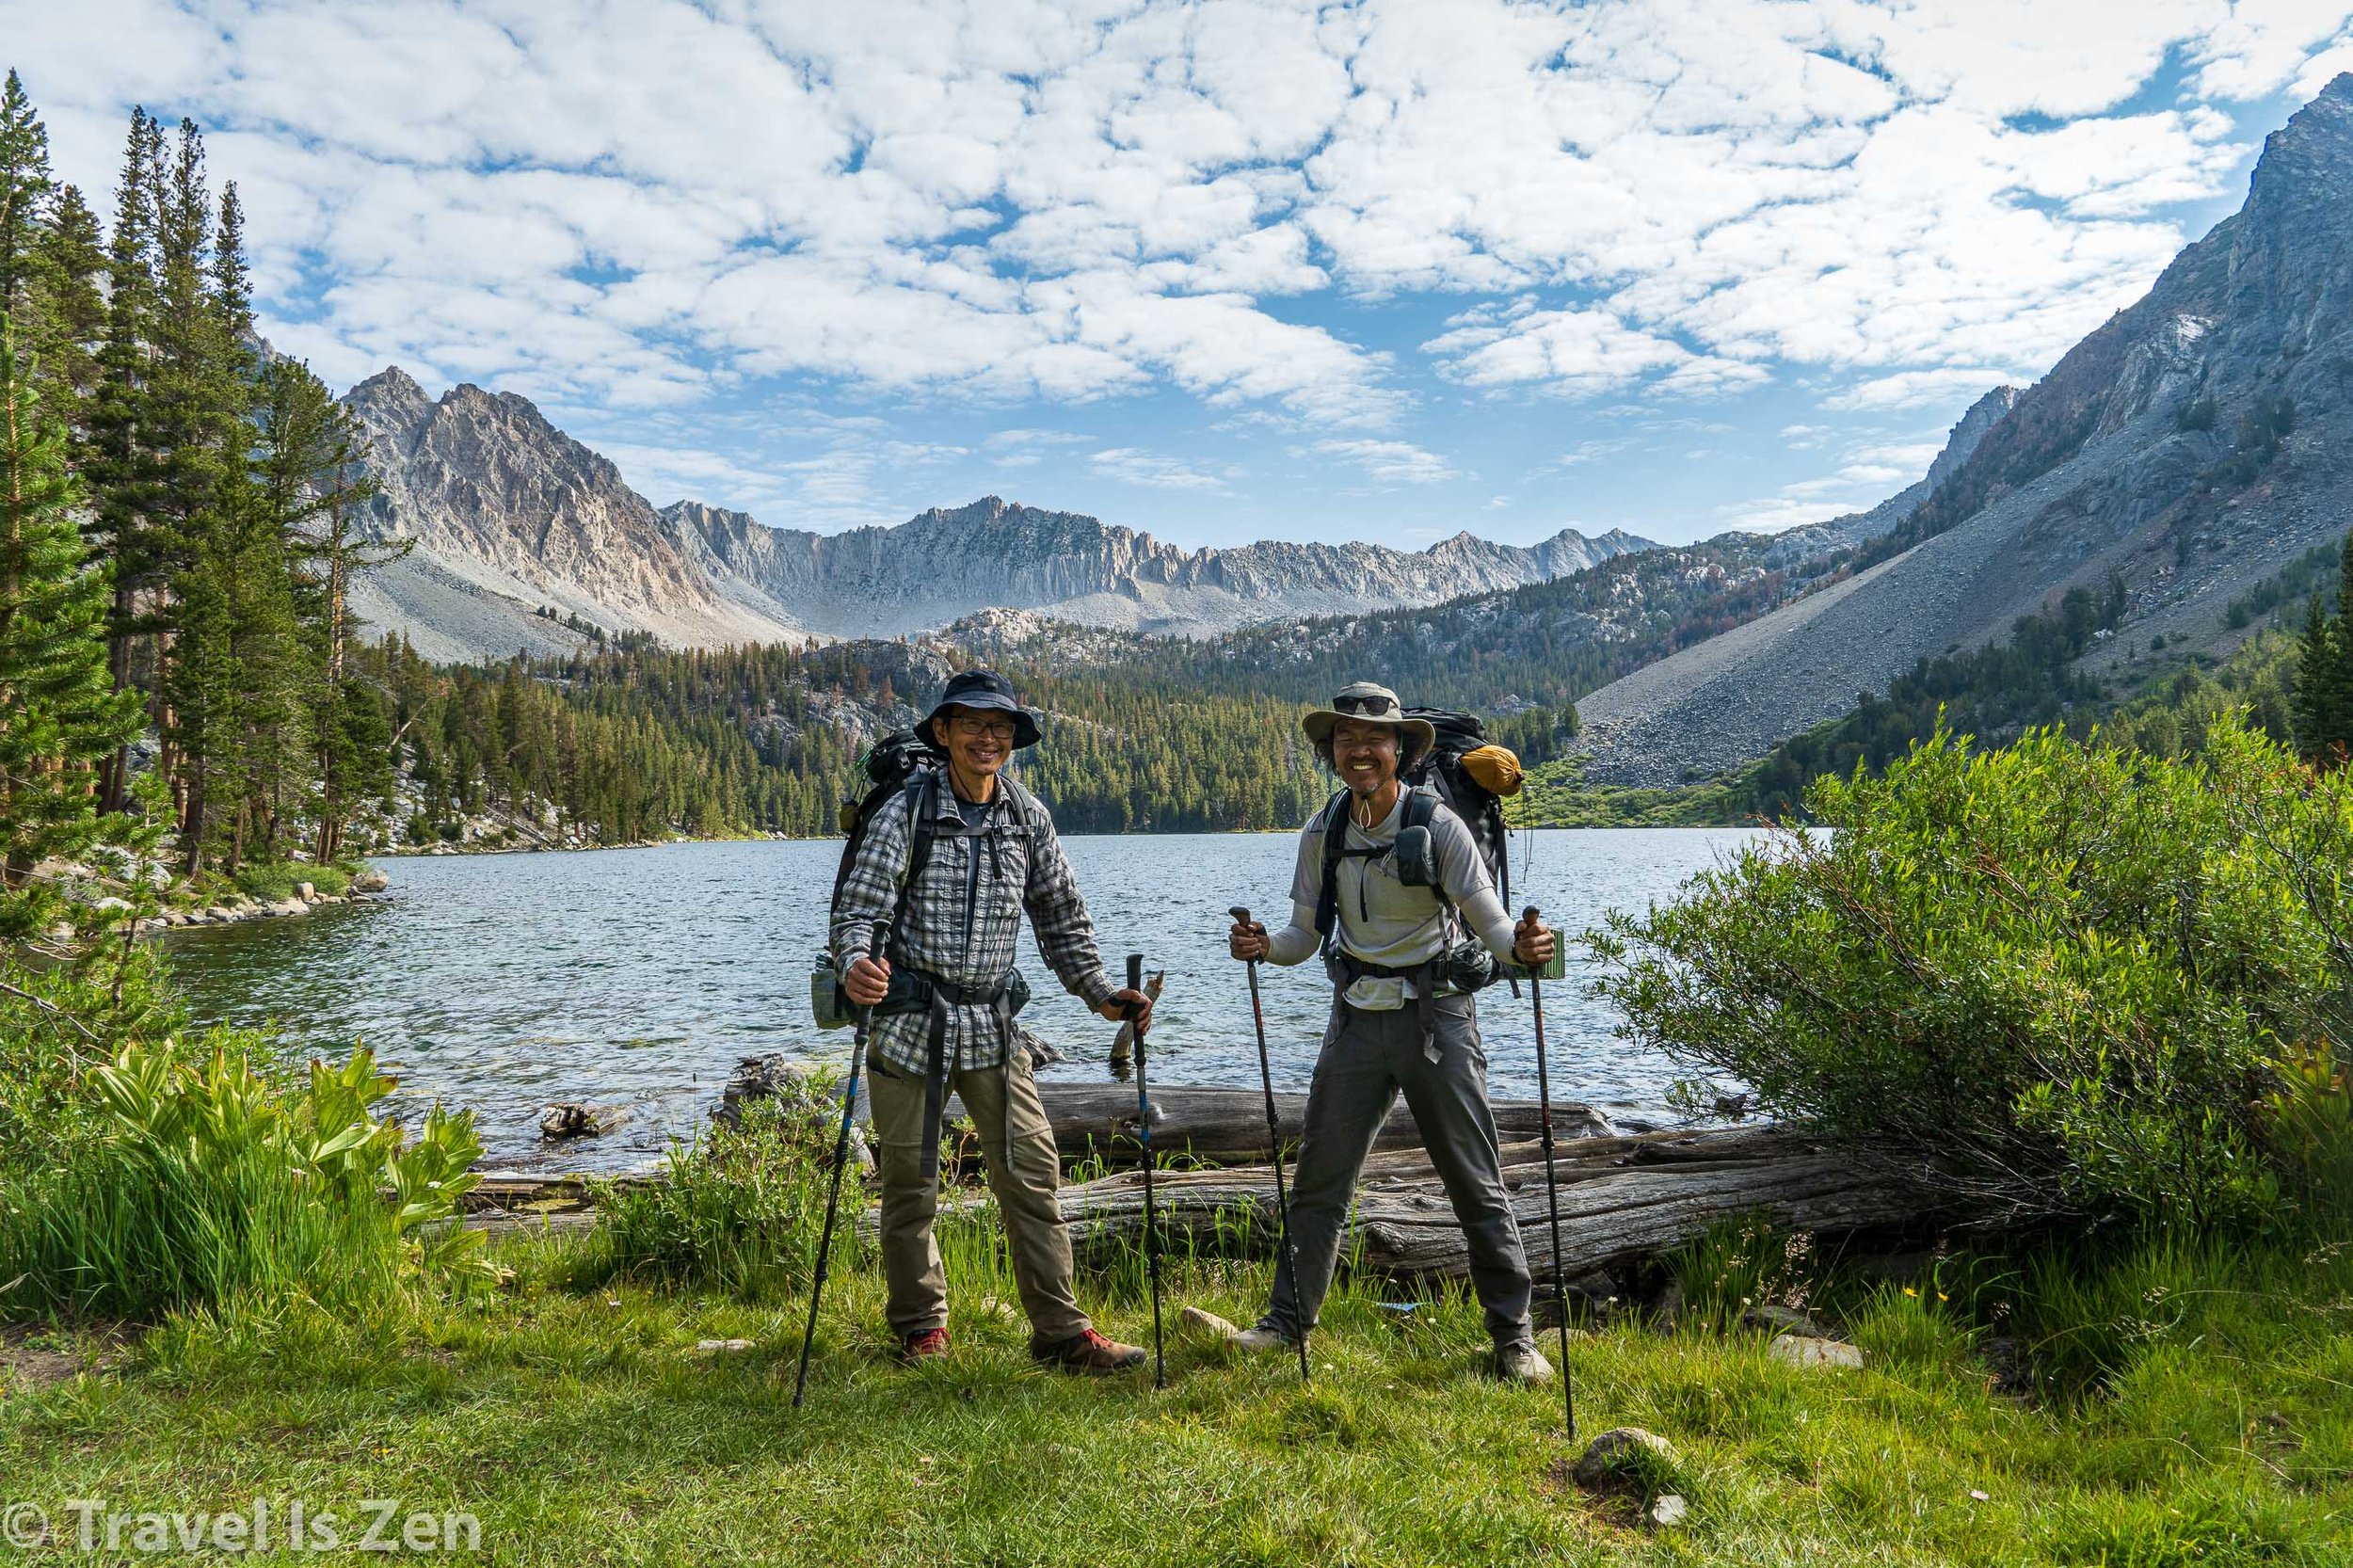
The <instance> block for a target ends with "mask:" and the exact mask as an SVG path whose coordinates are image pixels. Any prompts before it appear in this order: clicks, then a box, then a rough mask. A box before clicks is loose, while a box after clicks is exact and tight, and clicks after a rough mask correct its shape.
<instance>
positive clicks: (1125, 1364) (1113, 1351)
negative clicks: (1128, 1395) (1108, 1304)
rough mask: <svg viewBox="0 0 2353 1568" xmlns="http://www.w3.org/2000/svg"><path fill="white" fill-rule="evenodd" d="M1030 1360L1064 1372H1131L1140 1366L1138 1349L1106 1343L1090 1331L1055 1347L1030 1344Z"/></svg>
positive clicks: (1141, 1358) (1140, 1350)
mask: <svg viewBox="0 0 2353 1568" xmlns="http://www.w3.org/2000/svg"><path fill="white" fill-rule="evenodd" d="M1030 1356H1031V1359H1032V1360H1035V1361H1042V1362H1044V1363H1046V1365H1048V1366H1049V1367H1060V1368H1062V1369H1063V1370H1064V1371H1066V1372H1094V1373H1096V1374H1098V1375H1099V1374H1102V1373H1106V1372H1132V1371H1134V1370H1135V1369H1136V1368H1139V1367H1141V1366H1143V1365H1144V1347H1143V1346H1142V1345H1123V1344H1121V1343H1120V1342H1119V1341H1118V1340H1116V1339H1106V1338H1104V1337H1103V1336H1101V1335H1099V1334H1097V1333H1096V1332H1095V1331H1094V1330H1093V1329H1087V1330H1085V1331H1084V1332H1083V1333H1080V1334H1075V1335H1073V1336H1070V1337H1069V1338H1067V1339H1064V1340H1062V1341H1061V1342H1059V1343H1057V1344H1051V1345H1048V1344H1044V1343H1041V1342H1040V1341H1038V1340H1035V1339H1032V1340H1031V1341H1030Z"/></svg>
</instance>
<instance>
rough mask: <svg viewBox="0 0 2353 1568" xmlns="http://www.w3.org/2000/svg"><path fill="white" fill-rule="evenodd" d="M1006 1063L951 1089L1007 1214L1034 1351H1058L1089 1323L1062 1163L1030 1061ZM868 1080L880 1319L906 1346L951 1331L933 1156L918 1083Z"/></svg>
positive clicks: (878, 1072) (966, 1071)
mask: <svg viewBox="0 0 2353 1568" xmlns="http://www.w3.org/2000/svg"><path fill="white" fill-rule="evenodd" d="M1012 1056H1013V1064H1011V1065H1008V1066H1002V1067H965V1068H960V1069H952V1070H951V1071H950V1072H949V1075H948V1088H949V1090H950V1091H951V1092H952V1093H954V1094H956V1095H957V1096H961V1097H962V1098H963V1100H964V1108H965V1110H966V1111H967V1112H969V1113H970V1114H971V1117H972V1125H973V1127H974V1128H977V1129H978V1130H979V1132H980V1135H981V1158H982V1160H983V1162H984V1164H985V1165H986V1166H987V1168H988V1190H989V1192H991V1193H993V1194H994V1195H995V1196H996V1199H997V1211H998V1212H999V1213H1000V1214H1001V1215H1003V1216H1004V1220H1005V1239H1006V1240H1007V1241H1008V1242H1009V1243H1010V1245H1011V1250H1012V1253H1013V1279H1014V1284H1015V1285H1016V1287H1018V1288H1019V1289H1020V1292H1021V1308H1022V1310H1023V1311H1024V1312H1026V1313H1028V1314H1029V1318H1030V1332H1031V1334H1032V1336H1035V1338H1036V1339H1037V1340H1038V1341H1040V1342H1041V1343H1045V1344H1055V1343H1059V1342H1060V1341H1062V1340H1064V1339H1069V1338H1073V1337H1075V1336H1078V1335H1080V1334H1083V1333H1085V1332H1086V1331H1087V1330H1088V1329H1089V1328H1091V1327H1093V1326H1094V1325H1093V1324H1092V1323H1091V1322H1090V1321H1089V1320H1088V1319H1087V1315H1086V1314H1085V1313H1083V1312H1081V1311H1080V1310H1079V1303H1078V1300H1077V1298H1076V1297H1074V1296H1073V1295H1072V1294H1071V1289H1070V1281H1071V1273H1072V1269H1071V1261H1070V1230H1069V1227H1068V1226H1066V1225H1065V1224H1063V1218H1062V1210H1061V1208H1059V1207H1058V1206H1057V1205H1056V1203H1055V1201H1054V1192H1055V1189H1056V1188H1057V1187H1058V1186H1060V1185H1061V1181H1062V1159H1061V1157H1060V1156H1059V1155H1058V1154H1057V1153H1056V1152H1055V1149H1054V1128H1053V1125H1052V1124H1051V1123H1049V1122H1048V1120H1047V1119H1046V1107H1045V1105H1044V1103H1043V1102H1042V1101H1040V1100H1039V1098H1038V1094H1037V1080H1035V1079H1033V1078H1032V1077H1031V1076H1030V1059H1029V1053H1028V1052H1026V1051H1024V1050H1022V1049H1021V1048H1019V1046H1018V1045H1016V1047H1015V1048H1014V1050H1013V1052H1012ZM869 1078H870V1080H871V1083H872V1087H871V1088H870V1090H869V1091H868V1093H869V1096H870V1103H871V1104H872V1107H873V1112H874V1143H875V1146H876V1154H877V1162H878V1164H879V1167H880V1174H881V1176H882V1227H881V1233H882V1256H883V1277H884V1278H885V1279H886V1280H888V1282H889V1288H890V1300H889V1304H888V1306H887V1307H886V1308H885V1311H884V1316H885V1317H886V1318H887V1319H888V1321H889V1324H890V1332H891V1333H893V1334H895V1335H897V1336H899V1337H900V1338H901V1339H904V1338H905V1337H906V1336H909V1335H911V1334H920V1333H922V1332H924V1331H925V1330H927V1329H935V1328H945V1327H947V1325H948V1274H947V1271H946V1270H945V1269H943V1268H942V1267H941V1266H940V1261H939V1244H938V1242H937V1241H936V1240H934V1238H933V1236H932V1221H933V1218H934V1217H935V1216H936V1214H937V1213H938V1212H939V1176H938V1160H939V1151H938V1150H937V1149H936V1148H926V1147H924V1145H923V1080H922V1077H921V1075H920V1074H916V1073H907V1072H902V1071H900V1070H899V1069H898V1068H895V1067H892V1066H889V1065H888V1064H883V1063H872V1064H869ZM1008 1135H1010V1144H1009V1143H1008Z"/></svg>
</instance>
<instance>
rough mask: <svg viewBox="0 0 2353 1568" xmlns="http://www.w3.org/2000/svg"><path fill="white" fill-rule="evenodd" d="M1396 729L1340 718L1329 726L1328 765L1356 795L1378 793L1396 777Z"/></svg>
mask: <svg viewBox="0 0 2353 1568" xmlns="http://www.w3.org/2000/svg"><path fill="white" fill-rule="evenodd" d="M1397 745H1398V740H1397V731H1396V729H1394V728H1391V727H1390V726H1388V725H1385V724H1367V723H1365V722H1363V721H1362V720H1358V719H1342V720H1340V722H1339V723H1337V724H1336V725H1334V726H1333V727H1332V768H1333V771H1334V772H1336V773H1337V774H1338V775H1339V776H1340V782H1341V783H1343V784H1345V785H1347V786H1348V787H1349V789H1350V791H1351V792H1353V793H1355V794H1358V795H1371V794H1377V793H1379V792H1380V791H1381V789H1382V788H1383V787H1384V786H1385V785H1386V784H1388V783H1389V782H1390V780H1392V779H1394V778H1396V777H1397Z"/></svg>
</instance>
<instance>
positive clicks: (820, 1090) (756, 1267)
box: [598, 1074, 863, 1298]
mask: <svg viewBox="0 0 2353 1568" xmlns="http://www.w3.org/2000/svg"><path fill="white" fill-rule="evenodd" d="M799 1082H800V1088H799V1090H798V1091H797V1092H795V1093H792V1094H791V1095H786V1096H776V1097H774V1098H769V1099H761V1100H754V1101H752V1102H750V1103H748V1104H746V1105H744V1107H743V1109H742V1115H741V1119H740V1120H739V1121H737V1122H736V1123H735V1124H733V1125H728V1124H726V1123H721V1124H719V1125H717V1126H714V1127H713V1128H712V1129H711V1131H710V1132H709V1133H708V1134H707V1135H705V1136H704V1137H702V1138H700V1139H698V1140H696V1142H694V1143H691V1144H679V1145H675V1146H673V1148H672V1149H671V1151H670V1162H669V1170H668V1174H667V1179H665V1180H663V1181H660V1182H653V1183H648V1184H645V1185H627V1186H625V1185H621V1184H618V1183H605V1184H602V1185H601V1186H600V1191H599V1194H598V1219H599V1224H600V1228H601V1230H602V1232H603V1234H604V1237H605V1240H606V1242H607V1247H608V1256H609V1259H610V1263H611V1266H612V1267H613V1268H614V1269H616V1270H617V1271H619V1272H621V1273H623V1274H626V1275H629V1276H631V1277H632V1278H639V1279H655V1280H662V1281H665V1282H669V1283H673V1284H685V1285H701V1286H708V1287H710V1288H715V1289H719V1290H725V1291H728V1292H730V1293H733V1294H739V1295H744V1296H747V1297H755V1298H756V1297H760V1296H763V1295H767V1294H770V1293H773V1292H777V1291H782V1290H789V1289H791V1288H795V1287H797V1286H799V1285H800V1284H802V1283H803V1282H805V1281H806V1280H807V1279H808V1277H809V1276H810V1274H811V1273H813V1272H814V1271H815V1268H816V1257H817V1233H818V1228H819V1226H820V1225H822V1224H823V1223H824V1211H825V1189H826V1183H827V1178H828V1176H829V1174H830V1167H831V1163H832V1159H833V1140H834V1132H835V1128H837V1127H838V1126H839V1124H838V1123H832V1124H831V1125H828V1123H827V1117H828V1106H829V1105H830V1108H831V1109H830V1112H829V1113H830V1115H831V1116H838V1115H839V1114H840V1110H839V1101H838V1099H834V1098H832V1096H833V1095H834V1094H836V1093H838V1091H835V1090H833V1089H832V1088H831V1085H830V1084H829V1082H828V1081H827V1080H826V1078H825V1076H824V1075H821V1074H811V1075H808V1077H807V1078H805V1079H803V1080H799ZM862 1202H863V1198H862V1195H861V1193H860V1191H859V1189H858V1186H857V1183H856V1177H855V1176H852V1179H850V1180H849V1181H845V1182H844V1183H843V1192H842V1205H843V1215H844V1219H843V1223H842V1224H841V1226H840V1232H839V1234H838V1235H837V1237H836V1244H837V1245H845V1244H846V1245H849V1246H852V1247H854V1246H855V1237H854V1234H853V1233H854V1231H855V1228H856V1227H855V1225H853V1224H850V1223H849V1220H850V1216H852V1215H854V1214H855V1213H856V1209H857V1208H858V1207H859V1206H860V1205H861V1204H862Z"/></svg>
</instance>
